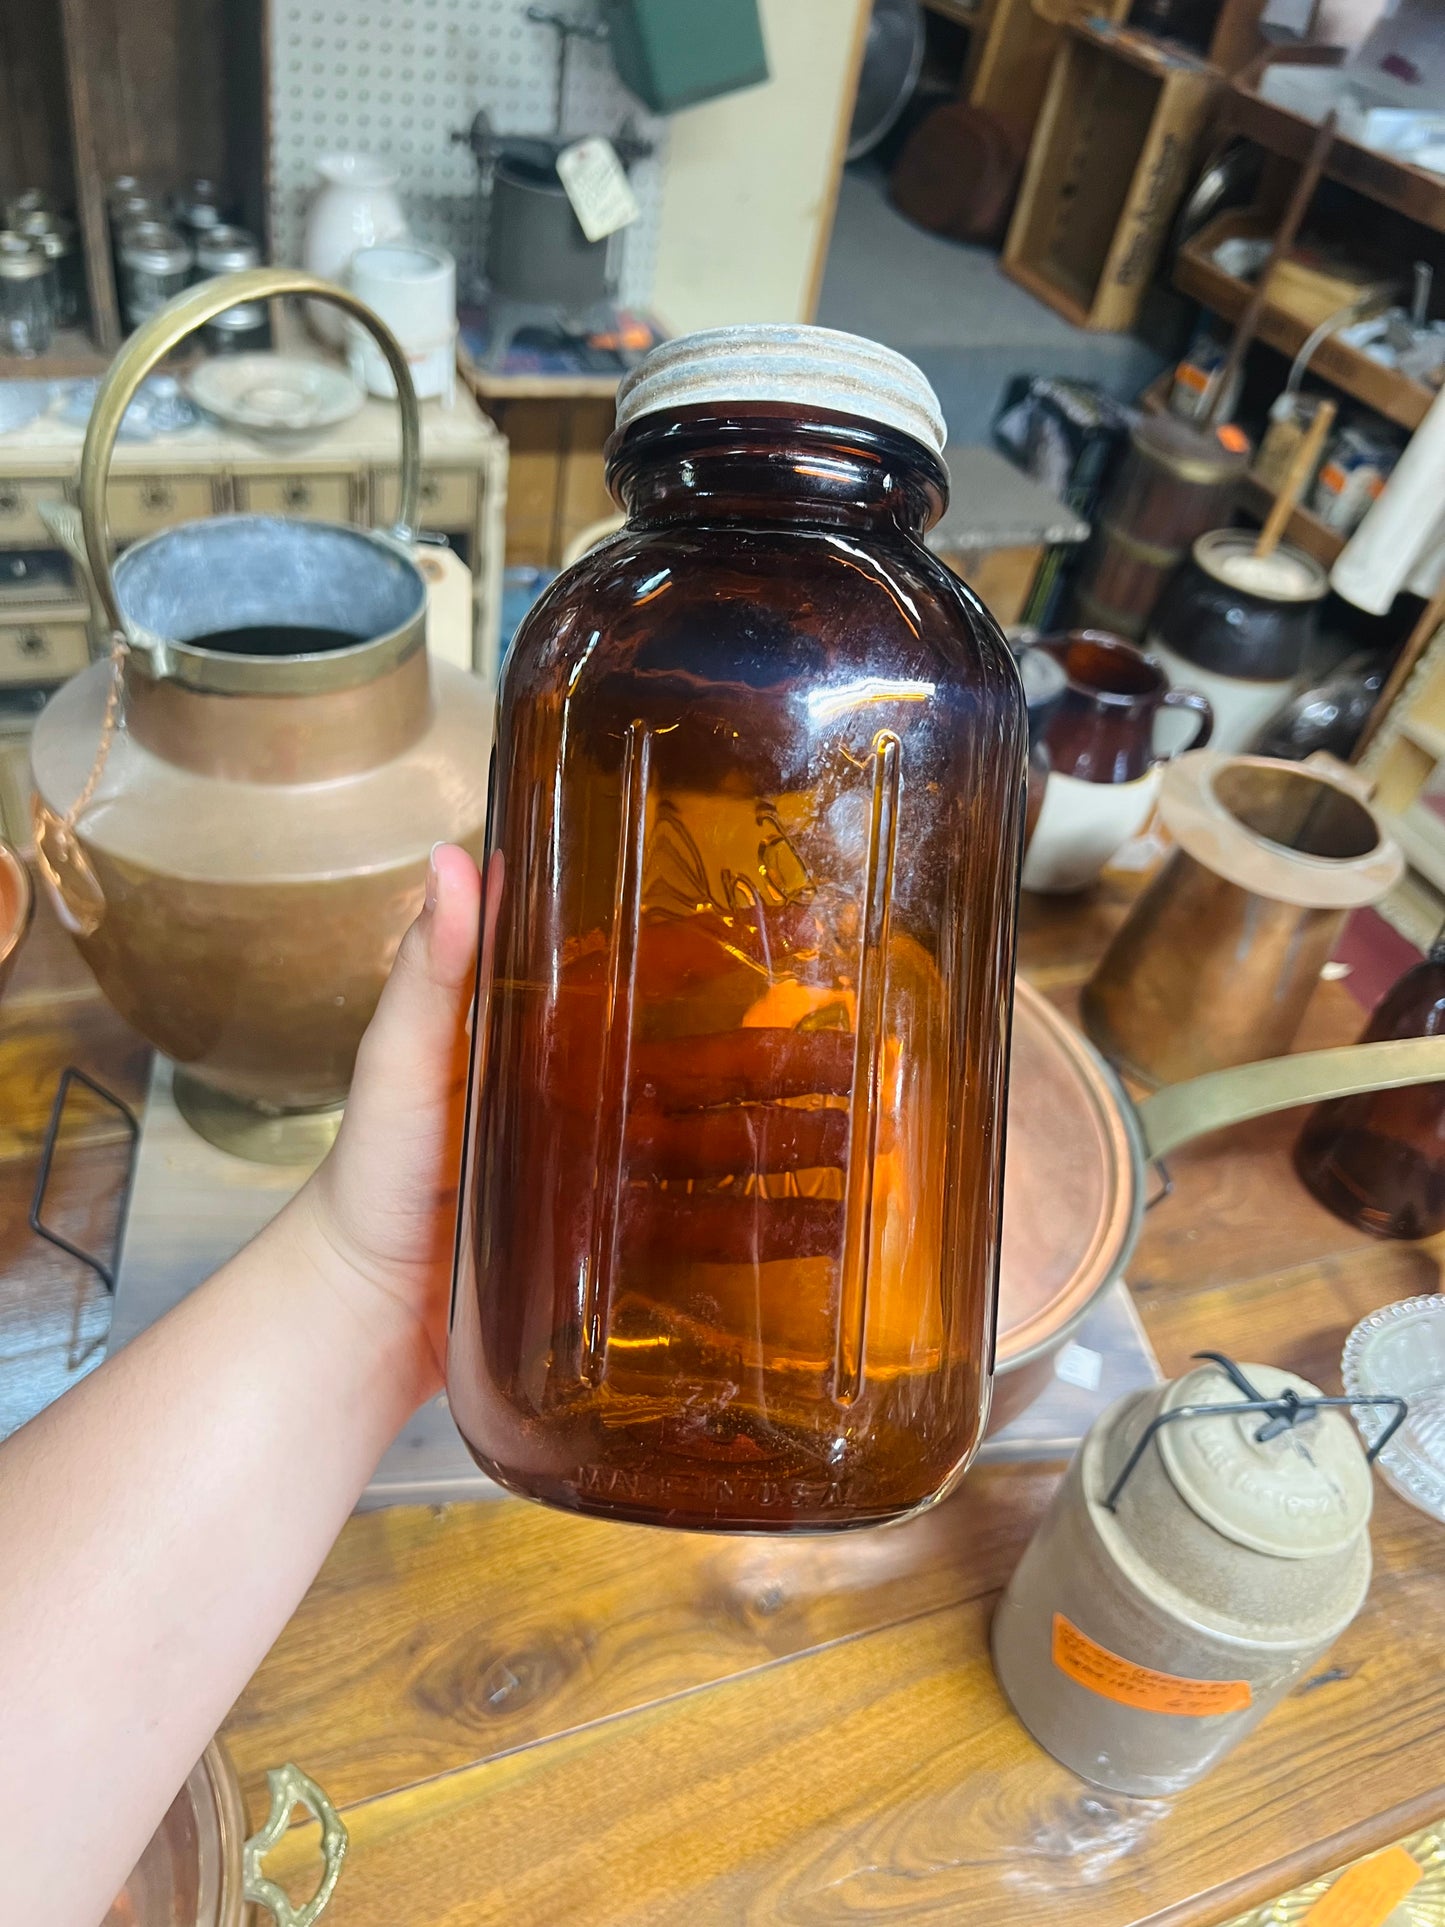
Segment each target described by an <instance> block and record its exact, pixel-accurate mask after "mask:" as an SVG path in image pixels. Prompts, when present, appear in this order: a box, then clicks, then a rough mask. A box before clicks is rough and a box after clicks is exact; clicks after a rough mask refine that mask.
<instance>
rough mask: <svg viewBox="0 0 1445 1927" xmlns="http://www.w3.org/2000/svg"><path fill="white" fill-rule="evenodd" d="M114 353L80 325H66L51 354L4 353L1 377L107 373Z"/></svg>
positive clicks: (62, 378) (60, 377)
mask: <svg viewBox="0 0 1445 1927" xmlns="http://www.w3.org/2000/svg"><path fill="white" fill-rule="evenodd" d="M110 360H111V358H110V356H109V355H108V354H106V353H104V352H103V351H102V350H101V349H99V348H97V347H96V345H95V343H94V342H93V341H92V340H91V338H90V336H89V335H87V334H86V333H85V332H84V331H83V330H82V329H80V328H65V329H62V330H61V332H60V333H59V334H58V335H57V336H56V337H55V341H54V343H53V344H52V346H51V350H50V353H49V354H48V355H36V356H35V357H34V358H33V359H31V360H24V359H22V358H21V357H20V356H19V355H0V381H27V380H31V379H35V380H44V381H65V380H68V379H71V378H74V377H75V376H78V375H99V374H103V373H104V372H105V370H106V369H107V368H108V367H109V366H110Z"/></svg>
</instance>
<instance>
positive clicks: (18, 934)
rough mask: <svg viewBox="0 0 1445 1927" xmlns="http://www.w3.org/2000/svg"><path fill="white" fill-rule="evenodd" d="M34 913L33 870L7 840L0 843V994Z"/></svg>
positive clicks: (2, 991)
mask: <svg viewBox="0 0 1445 1927" xmlns="http://www.w3.org/2000/svg"><path fill="white" fill-rule="evenodd" d="M34 914H35V891H34V888H33V887H32V885H31V882H30V872H29V870H27V869H26V867H25V863H24V860H23V859H22V858H21V857H19V856H17V855H16V853H15V851H14V850H12V849H11V847H10V845H9V844H8V843H0V996H3V994H4V991H5V986H6V984H8V983H9V981H10V973H11V971H12V970H13V969H14V968H15V959H16V958H17V957H18V956H19V954H20V946H21V944H22V943H24V941H25V933H26V931H27V930H28V929H29V928H30V919H31V918H32V916H33V915H34Z"/></svg>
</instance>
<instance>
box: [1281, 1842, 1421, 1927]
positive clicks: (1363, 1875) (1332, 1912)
mask: <svg viewBox="0 0 1445 1927" xmlns="http://www.w3.org/2000/svg"><path fill="white" fill-rule="evenodd" d="M1423 1875H1424V1868H1423V1867H1422V1866H1421V1865H1420V1863H1419V1861H1418V1860H1416V1859H1414V1858H1413V1856H1412V1855H1410V1854H1408V1853H1406V1851H1405V1849H1404V1848H1403V1847H1386V1849H1385V1851H1384V1852H1383V1853H1372V1854H1371V1855H1370V1857H1369V1859H1368V1860H1357V1861H1356V1862H1355V1864H1354V1866H1353V1867H1346V1868H1345V1871H1344V1872H1343V1873H1342V1874H1341V1875H1340V1877H1339V1879H1338V1880H1337V1881H1336V1882H1335V1884H1334V1886H1333V1887H1331V1888H1330V1890H1329V1892H1328V1893H1323V1894H1321V1895H1320V1897H1319V1899H1318V1900H1317V1901H1316V1902H1315V1904H1314V1906H1313V1907H1311V1908H1310V1910H1309V1912H1308V1913H1307V1914H1306V1915H1305V1917H1304V1919H1303V1920H1302V1921H1301V1922H1300V1927H1382V1923H1383V1922H1385V1921H1387V1920H1388V1919H1389V1918H1390V1916H1391V1914H1392V1913H1394V1911H1395V1909H1396V1908H1397V1907H1398V1906H1399V1904H1400V1902H1401V1901H1402V1900H1403V1899H1404V1898H1405V1896H1406V1894H1407V1893H1409V1891H1410V1889H1411V1888H1412V1887H1413V1886H1414V1885H1415V1883H1416V1881H1418V1880H1420V1879H1421V1878H1422V1877H1423Z"/></svg>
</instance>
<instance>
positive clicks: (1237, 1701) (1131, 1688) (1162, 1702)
mask: <svg viewBox="0 0 1445 1927" xmlns="http://www.w3.org/2000/svg"><path fill="white" fill-rule="evenodd" d="M1054 1664H1055V1666H1057V1667H1058V1669H1059V1671H1060V1672H1061V1673H1067V1674H1068V1676H1069V1678H1070V1679H1072V1680H1075V1681H1077V1682H1078V1684H1079V1685H1080V1686H1086V1687H1087V1688H1088V1689H1089V1691H1090V1692H1091V1693H1098V1694H1099V1696H1100V1697H1101V1698H1102V1699H1106V1700H1115V1701H1117V1703H1118V1704H1119V1705H1120V1706H1137V1707H1138V1708H1139V1709H1140V1710H1141V1711H1142V1712H1145V1713H1182V1714H1185V1715H1186V1716H1189V1717H1192V1718H1195V1719H1202V1718H1203V1717H1205V1716H1206V1715H1207V1714H1210V1713H1242V1712H1243V1711H1244V1709H1245V1708H1246V1707H1247V1706H1248V1705H1249V1704H1250V1703H1251V1695H1250V1690H1249V1681H1248V1680H1247V1679H1181V1678H1180V1677H1179V1675H1178V1674H1177V1673H1158V1672H1156V1671H1155V1670H1154V1668H1153V1667H1152V1666H1140V1665H1137V1664H1136V1663H1135V1662H1134V1661H1133V1660H1132V1659H1122V1658H1121V1657H1120V1656H1119V1654H1118V1653H1111V1652H1110V1651H1109V1649H1108V1647H1107V1646H1101V1645H1099V1643H1098V1641H1097V1640H1093V1639H1090V1637H1089V1635H1088V1634H1087V1633H1081V1632H1080V1631H1079V1629H1078V1627H1077V1626H1076V1625H1075V1624H1074V1622H1073V1620H1071V1619H1065V1617H1064V1615H1063V1614H1062V1613H1055V1614H1054Z"/></svg>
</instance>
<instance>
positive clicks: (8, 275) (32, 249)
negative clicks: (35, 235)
mask: <svg viewBox="0 0 1445 1927" xmlns="http://www.w3.org/2000/svg"><path fill="white" fill-rule="evenodd" d="M49 272H50V262H49V261H48V260H47V259H46V257H45V255H44V254H42V253H41V251H40V249H39V248H38V247H37V246H36V244H35V243H34V242H33V241H30V240H27V239H26V237H25V236H24V235H23V234H14V233H12V232H11V231H10V230H9V229H8V228H7V229H6V230H5V231H4V232H3V233H0V281H33V280H35V278H36V276H37V275H42V274H48V273H49Z"/></svg>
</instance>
